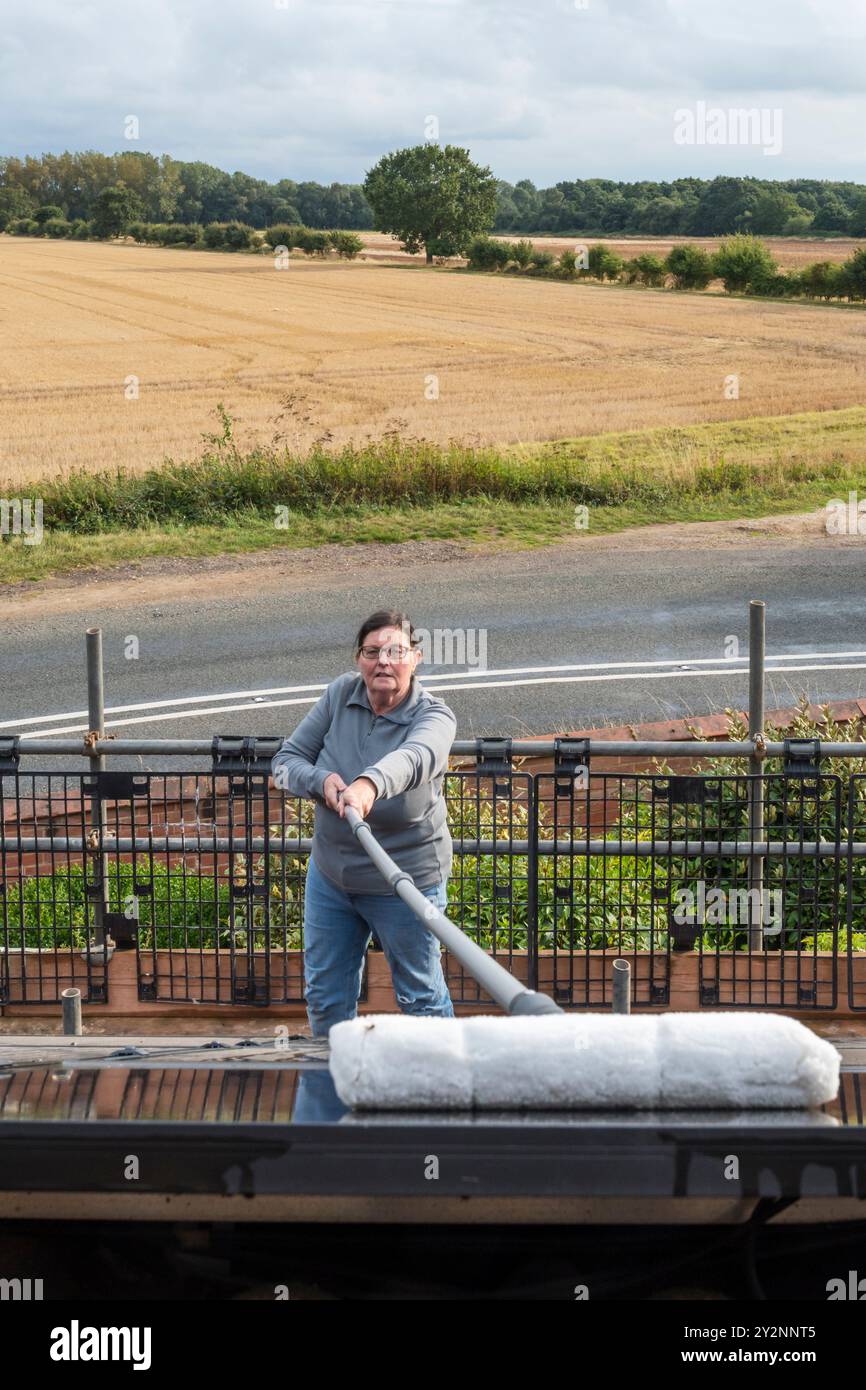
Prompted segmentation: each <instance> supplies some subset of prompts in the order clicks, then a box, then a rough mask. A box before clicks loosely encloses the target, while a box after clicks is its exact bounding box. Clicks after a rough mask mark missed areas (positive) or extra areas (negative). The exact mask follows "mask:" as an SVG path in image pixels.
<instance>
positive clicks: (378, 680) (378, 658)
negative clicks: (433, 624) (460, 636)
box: [355, 627, 421, 704]
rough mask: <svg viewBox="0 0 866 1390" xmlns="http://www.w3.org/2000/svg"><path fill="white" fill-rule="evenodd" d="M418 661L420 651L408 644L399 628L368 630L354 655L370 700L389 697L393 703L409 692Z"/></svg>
mask: <svg viewBox="0 0 866 1390" xmlns="http://www.w3.org/2000/svg"><path fill="white" fill-rule="evenodd" d="M420 660H421V653H420V651H419V650H418V649H417V647H416V648H412V647H410V645H409V639H408V637H407V636H406V634H405V633H404V631H403V629H402V628H400V627H380V628H377V630H376V631H375V632H368V633H367V636H366V637H365V638H364V644H363V646H362V647H361V650H360V652H359V653H358V655H357V657H356V658H355V662H356V665H357V667H358V670H359V671H360V672H361V675H362V676H363V677H364V684H365V685H366V687H367V694H368V695H369V696H370V698H371V701H372V700H373V699H374V698H376V699H377V700H378V701H381V700H382V699H383V698H388V699H389V700H390V701H391V702H392V703H393V704H398V703H399V701H400V700H402V699H403V697H404V696H405V695H407V694H408V692H409V685H410V682H411V680H412V676H413V674H414V671H415V667H416V666H417V665H418V662H419V661H420Z"/></svg>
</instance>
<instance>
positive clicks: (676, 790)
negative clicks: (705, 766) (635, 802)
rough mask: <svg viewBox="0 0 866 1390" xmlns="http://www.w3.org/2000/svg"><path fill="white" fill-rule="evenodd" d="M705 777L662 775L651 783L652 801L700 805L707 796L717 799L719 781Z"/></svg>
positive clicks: (678, 804) (680, 804)
mask: <svg viewBox="0 0 866 1390" xmlns="http://www.w3.org/2000/svg"><path fill="white" fill-rule="evenodd" d="M712 782H714V779H713V778H709V779H708V778H706V777H664V778H662V779H660V780H659V781H658V782H656V781H655V780H654V781H653V783H652V797H653V801H670V802H672V803H673V804H674V805H675V806H690V805H693V804H695V805H700V804H701V803H703V802H704V801H706V800H707V799H708V798H709V799H710V800H718V797H719V783H718V782H714V785H712V786H711V785H708V783H712Z"/></svg>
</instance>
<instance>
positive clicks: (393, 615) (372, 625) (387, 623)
mask: <svg viewBox="0 0 866 1390" xmlns="http://www.w3.org/2000/svg"><path fill="white" fill-rule="evenodd" d="M380 627H399V628H402V629H403V631H404V633H406V634H407V637H408V641H409V645H410V647H417V646H419V645H420V643H419V641H418V638H417V637H416V636H415V629H414V627H413V626H412V624H411V622H410V621H409V615H408V613H402V612H401V611H400V610H399V609H397V608H380V609H379V611H378V612H377V613H371V614H370V616H369V618H367V620H366V621H365V622H363V623H362V624H361V626H360V627H359V628H358V635H357V637H356V638H355V655H356V656H357V655H358V653H359V652H360V650H361V648H362V647H363V645H364V642H365V640H366V638H367V637H368V636H369V635H370V633H371V632H375V631H376V629H377V628H380Z"/></svg>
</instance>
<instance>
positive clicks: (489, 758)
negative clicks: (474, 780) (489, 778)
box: [475, 737, 511, 772]
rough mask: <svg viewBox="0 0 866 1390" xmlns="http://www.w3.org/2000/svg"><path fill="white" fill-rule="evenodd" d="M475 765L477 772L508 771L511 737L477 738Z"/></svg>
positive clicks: (509, 767)
mask: <svg viewBox="0 0 866 1390" xmlns="http://www.w3.org/2000/svg"><path fill="white" fill-rule="evenodd" d="M475 767H476V770H477V771H478V772H510V771H511V738H510V737H508V738H477V739H476V740H475Z"/></svg>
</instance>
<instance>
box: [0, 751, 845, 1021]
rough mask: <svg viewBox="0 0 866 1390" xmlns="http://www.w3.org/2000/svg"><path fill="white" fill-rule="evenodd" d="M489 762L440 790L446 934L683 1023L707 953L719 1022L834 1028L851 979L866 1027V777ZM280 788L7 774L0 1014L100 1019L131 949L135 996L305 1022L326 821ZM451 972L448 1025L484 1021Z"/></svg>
mask: <svg viewBox="0 0 866 1390" xmlns="http://www.w3.org/2000/svg"><path fill="white" fill-rule="evenodd" d="M496 743H497V741H495V740H483V741H479V745H478V747H477V749H476V753H477V756H476V759H475V763H474V766H473V767H469V768H467V767H462V768H459V769H455V770H454V771H452V772H449V773H448V774H447V776H446V779H445V786H444V791H445V796H446V802H447V805H448V812H449V823H450V826H451V832H452V836H453V839H454V850H455V860H454V869H453V872H452V876H451V879H450V883H449V908H448V914H449V916H450V917H451V918H452V920H454V921H455V922H457V924H458V925H459V926H461V927H462V929H463V930H464V931H465V932H467V934H468V935H469V936H471V937H472V938H473V939H474V940H475V941H477V942H478V944H479V945H481V946H483V947H484V948H485V949H486V950H488V951H489V952H491V953H492V954H493V955H494V956H495V957H496V958H497V959H498V960H499V961H500V963H501V964H503V965H504V966H505V967H506V968H507V969H509V970H510V971H512V973H514V974H515V975H517V976H518V977H519V978H522V979H524V980H525V981H526V982H527V983H528V984H529V985H530V986H531V987H532V988H536V989H541V990H544V991H546V992H549V993H550V994H551V995H552V996H553V997H554V998H555V999H556V1000H557V1002H559V1003H561V1004H562V1005H563V1006H564V1007H567V1008H568V1007H571V1008H593V1007H594V1008H598V1007H604V1006H606V1005H609V1004H610V997H611V996H610V991H611V969H610V967H611V962H612V961H613V960H614V959H616V958H626V959H629V960H630V961H631V963H632V971H631V978H632V991H633V1004H634V1006H635V1007H652V1006H659V1005H662V1006H664V1005H669V1004H670V1003H671V998H672V995H671V987H672V974H673V963H674V960H675V958H676V957H677V956H678V955H680V954H683V953H692V954H695V955H696V956H697V960H698V966H697V972H696V976H695V978H696V982H697V983H696V988H697V991H698V999H697V1002H698V1003H699V1004H700V1005H702V1006H705V1007H713V1008H719V1007H726V1006H735V1007H750V1006H751V1007H757V1008H774V1007H777V1008H789V1009H791V1008H793V1009H832V1008H834V1007H836V1006H837V1003H838V981H839V965H840V961H844V962H845V964H846V967H847V976H848V990H847V995H848V1004H849V1006H850V1007H851V1008H854V1009H863V1008H866V776H864V775H862V774H854V775H851V776H848V777H842V776H839V775H831V774H829V773H824V772H822V771H821V770H820V766H819V765H817V764H816V760H815V758H806V757H805V756H804V757H802V758H801V757H798V756H792V757H789V758H788V759H787V761H786V763H785V765H784V766H783V767H781V769H780V770H779V771H776V772H764V773H761V774H758V775H753V774H748V775H734V774H725V775H718V774H714V773H712V772H700V773H694V772H689V773H688V774H687V775H684V776H679V775H673V774H670V773H668V772H657V773H649V772H647V773H642V772H607V771H605V772H599V771H593V770H591V767H590V748H589V745H588V744H587V743H585V741H582V740H570V739H564V740H558V741H557V745H556V747H555V748H554V749H553V750H552V751H553V758H552V761H553V769H552V770H551V771H542V772H536V773H530V772H528V771H524V770H521V769H520V767H516V766H515V765H514V762H513V749H511V748H510V747H509V746H508V741H507V740H504V741H499V747H497V746H496ZM548 747H549V746H548ZM635 748H636V751H639V749H640V745H635ZM795 752H796V750H795ZM819 752H820V750H819ZM713 753H714V750H713V748H712V747H711V746H710V747H707V748H704V747H701V749H700V752H699V753H698V750H697V749H694V748H693V756H700V757H701V758H702V759H704V758H711V757H712V756H713ZM861 756H862V751H861ZM268 769H269V760H268V759H267V758H266V757H264V756H262V755H261V750H257V749H256V747H255V745H253V746H252V747H251V748H250V749H248V750H247V752H246V754H244V753H236V755H235V756H227V755H226V754H225V750H224V748H217V749H215V751H214V756H213V759H212V766H211V768H210V769H209V770H207V771H200V772H196V773H192V774H179V775H176V776H174V775H169V774H165V773H133V772H121V771H113V770H112V771H105V770H102V771H99V770H97V771H94V772H92V773H83V774H69V773H60V774H58V773H53V772H39V771H36V772H22V771H21V770H20V768H19V767H18V766H11V767H7V770H6V771H0V800H2V816H0V1003H16V1004H21V1003H23V1004H46V1003H52V1002H55V1003H56V1002H57V1001H59V999H60V995H61V993H62V991H63V989H65V988H67V987H69V986H70V985H75V986H77V987H78V988H80V989H81V992H82V997H83V999H84V1000H85V1001H86V1002H89V1003H100V1002H107V1001H108V998H109V984H110V977H111V968H110V961H111V959H112V956H113V954H114V953H115V952H124V951H129V952H134V953H135V961H136V978H137V989H138V997H139V998H140V999H142V1000H150V1001H157V1002H159V1001H163V1002H188V1003H208V1004H226V1005H231V1004H245V1005H260V1006H261V1005H269V1004H280V1003H300V1002H302V1000H303V957H302V946H303V906H304V881H305V872H306V863H307V857H308V855H309V851H310V847H311V843H312V831H313V806H312V803H310V802H304V801H300V800H299V799H297V798H292V797H287V796H284V795H283V794H282V793H281V792H279V791H278V790H275V789H274V787H273V785H272V784H271V783H270V780H269V777H268ZM756 800H758V801H759V802H760V804H761V807H762V815H763V822H762V825H763V829H762V836H761V838H760V840H755V839H754V838H753V833H752V827H753V819H752V814H753V807H754V804H755V802H756ZM756 885H757V886H756ZM444 963H445V969H446V975H447V978H448V983H449V988H450V990H451V995H452V998H453V1000H454V1002H455V1005H457V1006H460V1005H467V1004H473V1003H477V1002H479V1000H480V999H482V998H483V996H482V994H481V992H480V989H479V987H478V986H477V984H476V983H475V981H474V980H473V979H472V978H471V976H469V975H467V974H465V973H464V972H463V971H462V970H461V968H460V967H459V965H458V964H457V963H456V962H454V961H452V960H451V959H449V957H448V956H447V954H446V957H445V961H444Z"/></svg>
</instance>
